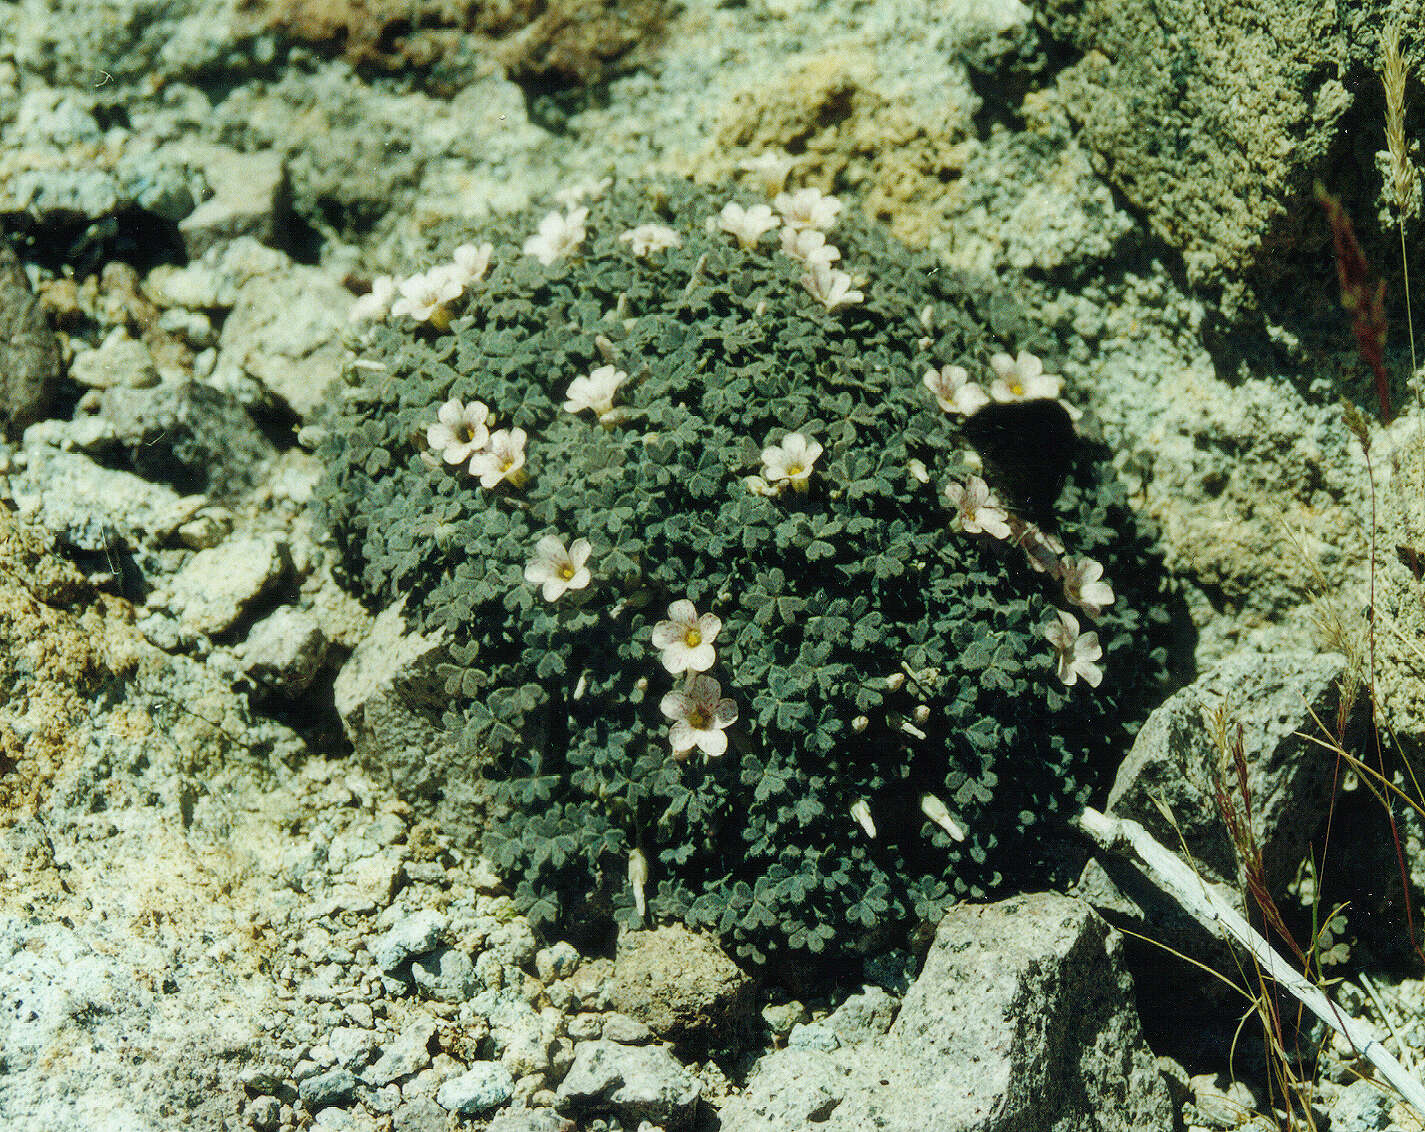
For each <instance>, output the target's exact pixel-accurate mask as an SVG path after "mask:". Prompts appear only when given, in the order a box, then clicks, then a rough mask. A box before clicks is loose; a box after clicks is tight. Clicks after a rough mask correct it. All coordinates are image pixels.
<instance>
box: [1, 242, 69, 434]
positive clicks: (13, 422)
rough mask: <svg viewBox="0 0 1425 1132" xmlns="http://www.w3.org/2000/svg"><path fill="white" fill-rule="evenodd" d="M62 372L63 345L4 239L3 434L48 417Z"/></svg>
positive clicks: (2, 278)
mask: <svg viewBox="0 0 1425 1132" xmlns="http://www.w3.org/2000/svg"><path fill="white" fill-rule="evenodd" d="M60 373H61V368H60V356H59V343H58V342H57V341H56V339H55V336H54V331H53V330H51V329H50V327H49V323H48V322H46V321H45V316H44V311H43V310H41V308H40V303H39V300H38V299H37V298H36V297H35V293H34V292H33V291H32V290H31V289H30V280H29V277H28V276H26V274H25V269H24V268H23V267H21V266H20V260H19V257H18V256H16V255H15V252H14V249H12V248H11V247H10V245H9V243H8V242H6V241H3V240H0V436H6V435H9V436H15V435H18V434H19V433H20V431H21V430H23V429H24V428H25V426H26V425H29V424H31V423H33V422H34V421H37V420H39V419H40V417H41V416H43V415H44V412H45V409H46V408H47V407H48V406H49V402H50V398H51V397H53V396H54V391H55V386H56V385H57V384H58V382H59V378H60Z"/></svg>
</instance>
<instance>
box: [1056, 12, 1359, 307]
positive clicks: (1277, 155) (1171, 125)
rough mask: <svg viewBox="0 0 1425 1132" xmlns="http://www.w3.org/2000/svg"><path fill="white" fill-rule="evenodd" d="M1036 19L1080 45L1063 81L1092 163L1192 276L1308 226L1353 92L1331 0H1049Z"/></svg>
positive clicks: (1271, 250) (1218, 269) (1256, 256)
mask: <svg viewBox="0 0 1425 1132" xmlns="http://www.w3.org/2000/svg"><path fill="white" fill-rule="evenodd" d="M1383 6H1384V5H1380V6H1376V7H1383ZM1041 18H1042V19H1043V21H1044V24H1045V26H1046V27H1047V29H1048V31H1049V33H1050V34H1051V35H1052V36H1054V37H1055V38H1058V39H1060V40H1063V41H1066V42H1069V43H1072V44H1073V45H1074V46H1075V47H1076V48H1077V49H1078V50H1079V51H1081V52H1083V53H1085V58H1084V59H1083V60H1082V61H1080V62H1079V63H1078V64H1076V65H1075V66H1074V67H1072V68H1071V69H1070V71H1069V72H1068V73H1066V75H1065V77H1064V80H1063V84H1062V86H1063V90H1064V92H1065V93H1066V95H1067V98H1068V105H1069V110H1070V112H1071V113H1072V114H1073V115H1074V117H1075V118H1077V119H1078V120H1079V121H1080V122H1081V123H1082V124H1083V131H1084V137H1085V139H1086V141H1087V142H1088V144H1089V145H1090V146H1091V147H1092V148H1093V150H1094V151H1095V152H1096V154H1097V155H1098V164H1099V166H1100V171H1101V172H1103V173H1104V174H1105V175H1106V176H1107V177H1108V178H1109V179H1110V180H1111V181H1112V182H1113V183H1114V185H1115V186H1116V187H1117V188H1118V189H1119V190H1120V191H1121V192H1122V193H1123V194H1124V196H1126V197H1127V198H1128V199H1129V200H1130V201H1132V202H1133V204H1134V205H1135V206H1136V207H1138V208H1139V209H1141V210H1142V211H1143V213H1144V214H1145V215H1146V217H1147V219H1148V223H1149V225H1150V226H1151V227H1152V229H1153V232H1154V233H1155V234H1156V235H1157V236H1158V237H1159V238H1161V239H1163V240H1165V241H1167V242H1168V243H1169V244H1171V245H1172V246H1173V247H1176V248H1178V249H1180V250H1181V251H1182V253H1183V257H1184V263H1185V265H1186V267H1187V272H1188V276H1189V278H1190V279H1192V280H1193V281H1194V282H1196V283H1204V282H1215V283H1220V282H1222V281H1223V280H1224V279H1231V278H1233V277H1239V276H1240V275H1241V274H1242V273H1244V272H1246V271H1247V270H1249V269H1251V268H1253V267H1255V266H1258V265H1259V263H1260V261H1261V260H1263V259H1264V258H1265V257H1266V256H1267V255H1268V254H1271V255H1276V254H1279V253H1280V251H1281V249H1282V246H1283V245H1284V244H1290V243H1291V242H1292V241H1293V240H1294V239H1296V238H1298V237H1299V236H1300V235H1301V233H1302V232H1303V231H1305V230H1306V224H1307V223H1308V221H1309V223H1310V224H1311V225H1312V226H1313V228H1316V227H1319V215H1318V210H1316V209H1315V208H1314V207H1312V206H1311V203H1310V196H1309V194H1310V192H1311V186H1312V181H1313V179H1314V178H1315V177H1316V176H1318V175H1320V174H1321V170H1322V168H1323V165H1324V163H1325V161H1326V159H1327V158H1328V156H1329V155H1330V153H1331V152H1332V146H1333V143H1334V142H1335V141H1336V140H1337V138H1338V136H1339V133H1340V130H1341V127H1342V119H1343V117H1344V116H1345V114H1346V111H1347V110H1348V109H1349V107H1350V105H1351V95H1350V93H1349V92H1348V91H1347V89H1346V87H1345V86H1344V85H1343V83H1342V82H1341V79H1340V77H1338V76H1340V75H1342V74H1343V73H1344V72H1345V71H1346V69H1347V68H1348V67H1349V65H1350V63H1351V60H1349V59H1348V58H1346V51H1347V47H1346V44H1347V43H1348V42H1349V39H1350V36H1349V35H1348V33H1347V31H1346V29H1345V28H1344V27H1343V26H1342V18H1343V17H1342V16H1340V15H1338V12H1337V7H1336V6H1333V5H1325V4H1318V3H1315V2H1314V0H1243V2H1242V3H1237V4H1227V5H1224V4H1220V3H1216V2H1214V0H1165V2H1162V3H1159V4H1156V5H1155V6H1154V11H1153V16H1152V18H1145V15H1144V12H1143V9H1142V8H1141V7H1140V6H1138V5H1135V4H1122V3H1118V2H1117V0H1048V3H1046V4H1045V5H1043V7H1042V10H1041ZM1378 36H1379V29H1376V30H1375V31H1374V33H1370V34H1369V36H1368V38H1369V40H1370V41H1371V42H1374V41H1375V40H1376V39H1377V38H1378ZM1361 42H1362V43H1364V42H1366V39H1364V38H1363V39H1362V40H1361ZM1372 69H1375V67H1374V65H1373V66H1372Z"/></svg>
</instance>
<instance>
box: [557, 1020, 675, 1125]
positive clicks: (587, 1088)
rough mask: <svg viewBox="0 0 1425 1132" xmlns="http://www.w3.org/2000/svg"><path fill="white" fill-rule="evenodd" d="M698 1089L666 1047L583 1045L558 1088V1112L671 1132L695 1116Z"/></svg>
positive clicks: (605, 1044) (613, 1044) (608, 1043)
mask: <svg viewBox="0 0 1425 1132" xmlns="http://www.w3.org/2000/svg"><path fill="white" fill-rule="evenodd" d="M699 1093H700V1087H699V1085H698V1082H697V1080H696V1079H695V1078H694V1077H693V1075H692V1074H691V1073H689V1072H688V1071H687V1070H686V1069H684V1068H683V1066H682V1065H680V1064H679V1063H678V1061H677V1059H676V1058H674V1057H673V1054H672V1053H671V1052H670V1051H669V1049H668V1048H667V1047H666V1046H625V1045H619V1044H618V1043H617V1042H606V1041H597V1042H584V1043H583V1044H581V1045H580V1046H579V1047H578V1048H577V1049H576V1050H575V1051H574V1064H573V1065H572V1066H571V1067H570V1069H569V1073H568V1075H567V1076H565V1078H564V1080H563V1082H562V1083H561V1084H560V1086H559V1093H558V1095H559V1102H560V1107H561V1108H565V1109H567V1110H568V1111H570V1112H571V1113H573V1114H574V1115H575V1116H576V1117H577V1116H580V1115H582V1114H584V1113H590V1112H593V1111H596V1110H598V1111H603V1110H612V1111H613V1112H614V1113H615V1114H616V1115H617V1116H619V1117H620V1118H622V1119H624V1120H627V1121H633V1122H637V1121H639V1120H651V1121H653V1122H654V1123H656V1124H661V1125H664V1126H665V1127H666V1128H668V1129H669V1130H670V1132H673V1130H675V1129H682V1128H686V1127H687V1126H688V1125H689V1124H690V1123H691V1122H692V1119H693V1117H694V1115H695V1113H696V1111H697V1105H698V1096H699Z"/></svg>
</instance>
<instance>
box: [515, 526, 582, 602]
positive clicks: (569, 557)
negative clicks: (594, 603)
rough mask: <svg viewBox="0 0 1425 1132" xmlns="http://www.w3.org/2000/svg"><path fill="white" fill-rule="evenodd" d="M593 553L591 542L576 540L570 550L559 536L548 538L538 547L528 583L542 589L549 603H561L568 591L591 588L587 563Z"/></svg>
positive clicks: (527, 569) (527, 574) (527, 568)
mask: <svg viewBox="0 0 1425 1132" xmlns="http://www.w3.org/2000/svg"><path fill="white" fill-rule="evenodd" d="M592 550H593V547H591V546H590V545H589V540H588V539H584V538H576V539H575V540H574V541H573V542H572V543H571V544H570V545H569V546H568V548H566V547H565V546H564V540H563V539H562V538H560V537H559V536H558V535H545V536H544V537H543V538H542V539H540V540H539V542H537V543H536V544H535V547H534V557H533V558H531V559H530V560H529V564H528V565H527V566H525V568H524V580H525V581H526V582H528V583H530V585H533V586H540V587H542V588H541V592H542V593H543V595H544V600H545V601H558V600H559V599H560V598H561V597H562V596H563V595H564V591H565V590H582V589H583V588H584V587H585V586H587V585H588V584H589V580H590V578H591V575H590V573H589V568H588V567H587V566H585V565H584V563H586V562H588V560H589V553H590V551H592Z"/></svg>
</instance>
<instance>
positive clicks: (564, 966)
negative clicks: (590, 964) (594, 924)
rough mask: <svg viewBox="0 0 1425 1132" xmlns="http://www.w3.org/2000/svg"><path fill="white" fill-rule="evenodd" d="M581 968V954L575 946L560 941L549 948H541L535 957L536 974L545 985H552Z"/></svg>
mask: <svg viewBox="0 0 1425 1132" xmlns="http://www.w3.org/2000/svg"><path fill="white" fill-rule="evenodd" d="M578 966H579V952H578V950H577V949H576V948H575V947H574V945H573V944H571V943H568V942H566V941H565V940H562V939H561V940H560V941H559V942H558V943H555V944H552V945H551V946H549V947H541V948H540V949H539V950H538V951H537V952H535V955H534V969H535V973H536V974H538V975H539V979H540V981H541V982H543V983H552V982H554V980H555V979H563V978H565V977H567V976H569V975H572V974H573V973H574V968H576V967H578Z"/></svg>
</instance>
